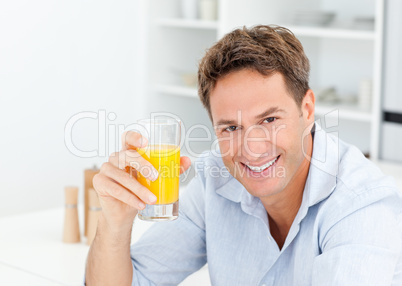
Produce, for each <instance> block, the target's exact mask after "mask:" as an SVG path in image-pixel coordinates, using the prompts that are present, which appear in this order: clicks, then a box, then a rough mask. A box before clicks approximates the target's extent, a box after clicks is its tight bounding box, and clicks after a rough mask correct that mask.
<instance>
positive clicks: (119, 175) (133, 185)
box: [101, 163, 157, 204]
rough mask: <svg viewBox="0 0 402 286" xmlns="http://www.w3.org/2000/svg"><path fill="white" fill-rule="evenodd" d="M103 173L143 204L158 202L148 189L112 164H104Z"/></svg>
mask: <svg viewBox="0 0 402 286" xmlns="http://www.w3.org/2000/svg"><path fill="white" fill-rule="evenodd" d="M101 172H102V174H103V175H104V176H107V177H109V178H111V179H113V180H114V181H116V182H117V183H119V184H120V185H121V186H123V187H124V188H126V189H127V190H129V191H130V192H132V193H133V194H135V195H136V196H137V197H138V198H140V199H141V200H142V201H143V202H145V203H147V204H153V203H155V202H156V199H157V198H156V196H155V195H154V194H153V193H152V192H151V191H150V190H149V189H147V188H146V187H144V186H143V185H141V184H140V183H139V182H138V181H137V180H136V179H134V178H132V177H131V176H130V174H128V173H127V172H125V171H123V170H120V169H117V168H116V167H115V166H113V165H112V164H110V163H104V164H103V165H102V167H101Z"/></svg>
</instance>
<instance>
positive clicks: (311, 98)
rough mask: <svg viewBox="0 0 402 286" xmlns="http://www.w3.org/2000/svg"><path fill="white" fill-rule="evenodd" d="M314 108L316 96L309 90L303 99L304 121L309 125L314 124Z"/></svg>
mask: <svg viewBox="0 0 402 286" xmlns="http://www.w3.org/2000/svg"><path fill="white" fill-rule="evenodd" d="M314 107H315V95H314V92H313V91H312V90H311V89H309V90H307V92H306V95H305V96H304V98H303V101H302V105H301V111H302V114H303V117H304V119H305V120H306V122H307V123H308V124H310V123H312V122H314Z"/></svg>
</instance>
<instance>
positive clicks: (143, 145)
mask: <svg viewBox="0 0 402 286" xmlns="http://www.w3.org/2000/svg"><path fill="white" fill-rule="evenodd" d="M147 145H148V139H147V138H145V137H141V147H145V146H147Z"/></svg>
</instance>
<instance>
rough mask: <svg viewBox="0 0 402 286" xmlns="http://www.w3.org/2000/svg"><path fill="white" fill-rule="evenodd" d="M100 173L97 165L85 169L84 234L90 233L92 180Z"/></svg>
mask: <svg viewBox="0 0 402 286" xmlns="http://www.w3.org/2000/svg"><path fill="white" fill-rule="evenodd" d="M98 173H99V169H98V168H97V167H96V165H94V166H93V168H92V169H86V170H85V171H84V218H85V222H84V235H85V236H87V235H88V209H89V189H91V188H93V184H92V180H93V178H94V176H95V175H96V174H98Z"/></svg>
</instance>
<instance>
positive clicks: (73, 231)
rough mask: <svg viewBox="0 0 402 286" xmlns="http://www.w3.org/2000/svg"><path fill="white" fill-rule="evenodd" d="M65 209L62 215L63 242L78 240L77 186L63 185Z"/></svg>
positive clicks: (79, 239)
mask: <svg viewBox="0 0 402 286" xmlns="http://www.w3.org/2000/svg"><path fill="white" fill-rule="evenodd" d="M64 192H65V197H66V211H65V217H64V233H63V242H66V243H76V242H80V241H81V238H80V226H79V222H78V208H77V203H78V188H77V187H65V189H64Z"/></svg>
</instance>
